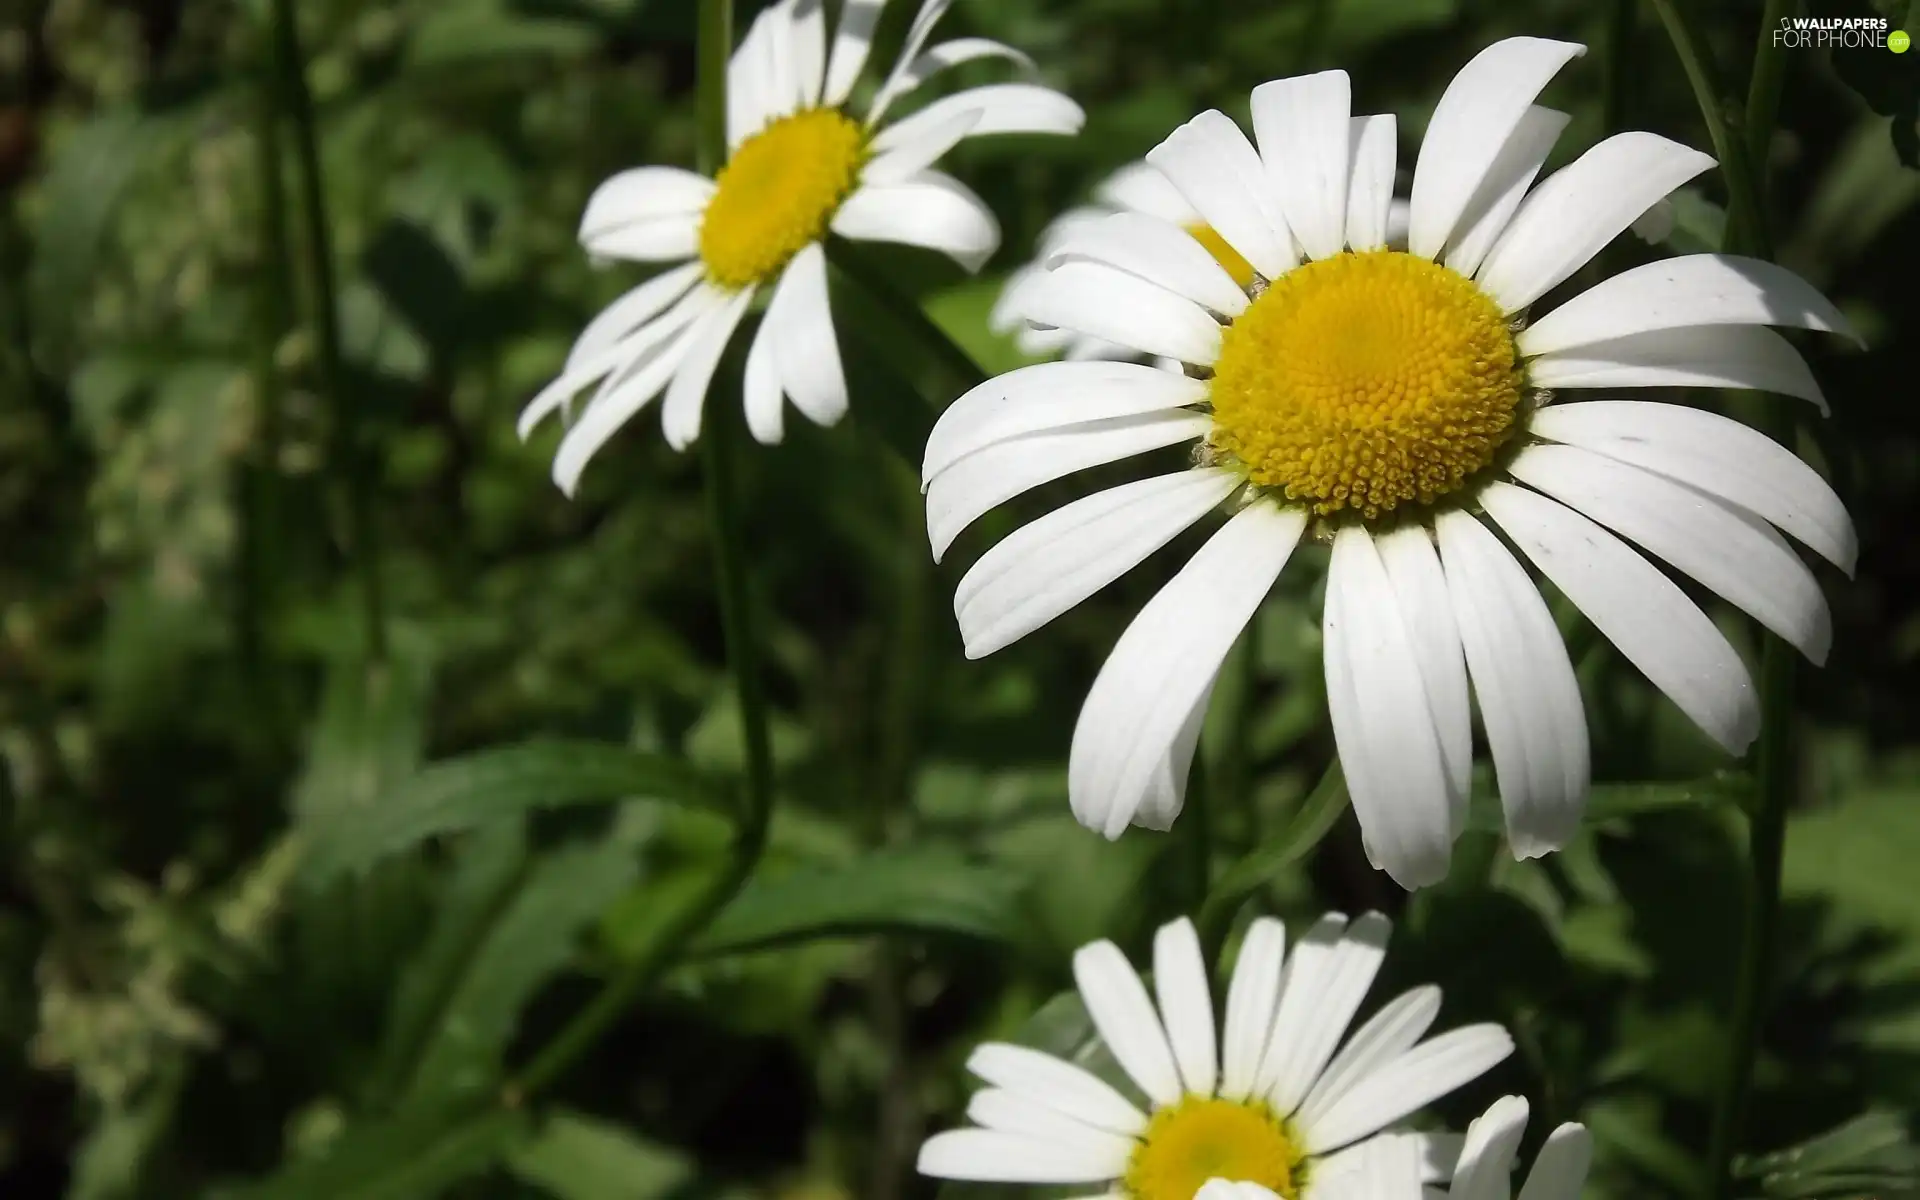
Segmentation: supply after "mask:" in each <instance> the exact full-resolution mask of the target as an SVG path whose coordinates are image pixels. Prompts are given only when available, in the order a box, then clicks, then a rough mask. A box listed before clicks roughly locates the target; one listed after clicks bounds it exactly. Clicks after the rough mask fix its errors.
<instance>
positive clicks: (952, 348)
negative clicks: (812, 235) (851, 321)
mask: <svg viewBox="0 0 1920 1200" xmlns="http://www.w3.org/2000/svg"><path fill="white" fill-rule="evenodd" d="M827 257H828V259H829V260H831V261H832V263H833V265H834V266H835V267H837V268H839V270H840V273H841V274H842V275H844V276H845V277H846V278H847V279H849V280H851V281H852V282H853V283H854V284H856V285H858V286H859V288H860V290H861V291H863V292H865V293H867V295H868V297H870V298H871V299H872V300H873V301H874V302H875V303H874V306H873V307H874V312H873V314H872V315H873V316H875V317H876V318H879V319H884V320H885V321H886V322H887V329H886V330H885V334H886V338H885V344H884V345H883V346H882V347H881V348H882V349H888V348H889V347H890V348H891V351H892V352H891V353H890V354H889V355H888V357H889V359H890V360H892V362H893V363H894V364H895V366H896V369H898V370H899V371H900V372H901V373H902V375H903V376H904V377H905V378H907V379H910V380H912V381H913V383H914V385H915V386H916V387H918V388H919V389H920V390H921V392H922V393H923V394H925V395H927V396H928V398H929V399H930V400H935V401H937V403H938V404H939V405H940V406H942V407H944V406H945V405H946V404H948V403H950V402H952V401H953V400H954V399H955V398H957V397H959V396H960V395H962V394H963V393H965V392H968V391H971V390H972V389H973V388H975V387H977V386H979V385H980V384H982V383H985V382H986V378H987V377H986V374H985V373H984V372H982V371H981V370H980V366H979V364H978V363H976V362H974V361H973V358H972V357H971V356H970V355H968V353H967V352H966V351H965V350H962V349H961V348H960V347H959V346H957V345H955V344H954V341H953V339H952V338H950V337H948V336H947V335H946V333H945V332H943V331H942V330H941V328H940V327H939V326H938V325H935V324H934V323H933V320H932V318H930V317H928V316H927V314H926V313H925V312H924V311H922V310H921V308H920V305H919V304H918V303H916V302H915V301H914V300H913V298H912V297H910V296H907V295H906V294H904V293H903V292H901V291H900V289H898V288H896V287H894V286H893V284H892V283H891V282H890V281H888V279H887V277H886V274H885V273H884V272H882V271H880V270H879V269H878V268H877V267H875V266H874V264H873V260H872V258H871V256H870V255H868V253H867V252H866V250H865V249H864V248H862V247H860V246H856V245H854V244H853V243H852V242H849V241H847V240H846V239H844V238H837V237H835V238H829V239H828V240H827Z"/></svg>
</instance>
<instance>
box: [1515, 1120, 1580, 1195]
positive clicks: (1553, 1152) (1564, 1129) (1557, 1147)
mask: <svg viewBox="0 0 1920 1200" xmlns="http://www.w3.org/2000/svg"><path fill="white" fill-rule="evenodd" d="M1592 1163H1593V1136H1592V1135H1591V1134H1589V1133H1588V1132H1587V1131H1586V1128H1585V1127H1584V1126H1581V1125H1576V1124H1573V1123H1572V1122H1568V1123H1567V1124H1565V1125H1562V1126H1560V1127H1559V1128H1558V1129H1555V1130H1554V1131H1553V1132H1552V1133H1550V1134H1548V1135H1547V1141H1546V1144H1545V1145H1543V1146H1541V1147H1540V1153H1538V1154H1536V1155H1534V1158H1533V1169H1532V1170H1530V1171H1528V1172H1527V1182H1526V1185H1525V1186H1524V1187H1522V1188H1521V1189H1520V1200H1579V1196H1580V1191H1581V1189H1582V1187H1583V1186H1584V1185H1585V1184H1586V1182H1587V1168H1588V1167H1589V1166H1590V1165H1591V1164H1592Z"/></svg>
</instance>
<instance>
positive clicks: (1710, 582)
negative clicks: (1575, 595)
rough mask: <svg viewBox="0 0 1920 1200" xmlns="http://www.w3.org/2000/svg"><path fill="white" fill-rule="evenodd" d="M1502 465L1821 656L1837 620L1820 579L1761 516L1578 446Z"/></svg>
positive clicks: (1535, 452)
mask: <svg viewBox="0 0 1920 1200" xmlns="http://www.w3.org/2000/svg"><path fill="white" fill-rule="evenodd" d="M1508 469H1509V470H1510V471H1511V473H1512V474H1513V476H1514V478H1516V479H1519V480H1521V481H1522V482H1523V483H1527V484H1529V485H1531V486H1533V487H1535V488H1538V489H1539V490H1540V491H1543V492H1545V493H1547V494H1548V495H1549V496H1552V497H1554V498H1555V499H1556V500H1559V501H1560V502H1561V503H1563V504H1566V505H1567V506H1569V507H1571V508H1574V509H1576V510H1578V511H1580V512H1582V513H1584V514H1586V515H1587V516H1589V517H1591V518H1593V519H1594V520H1596V521H1598V522H1600V524H1602V525H1605V526H1606V527H1607V528H1609V529H1612V530H1613V531H1614V532H1616V533H1618V534H1620V535H1621V536H1623V537H1625V538H1628V539H1629V540H1631V541H1634V542H1637V543H1639V544H1640V545H1641V546H1643V547H1645V548H1646V550H1647V551H1648V552H1649V553H1652V554H1654V555H1656V556H1657V557H1659V558H1662V559H1664V560H1666V561H1667V562H1668V563H1671V564H1672V565H1673V566H1674V567H1675V568H1676V569H1678V570H1680V571H1682V572H1685V573H1686V574H1688V575H1690V576H1692V577H1693V578H1694V579H1697V580H1699V581H1700V583H1702V584H1703V585H1705V586H1706V587H1707V588H1709V589H1711V590H1712V591H1713V592H1715V593H1716V594H1718V595H1719V596H1721V597H1722V598H1724V599H1725V600H1726V601H1727V602H1728V603H1730V604H1733V605H1734V606H1735V607H1737V608H1740V609H1741V610H1743V611H1745V612H1746V613H1747V614H1748V615H1749V616H1751V617H1753V619H1754V620H1756V621H1759V622H1760V623H1761V624H1762V625H1765V626H1766V627H1767V628H1768V629H1771V630H1773V631H1774V632H1775V633H1777V634H1779V635H1780V636H1781V637H1782V638H1785V639H1786V640H1787V641H1788V642H1790V643H1791V644H1793V645H1794V646H1795V647H1797V648H1798V649H1799V650H1800V652H1801V653H1802V654H1805V655H1806V656H1807V657H1808V658H1810V659H1812V660H1813V661H1814V662H1816V663H1817V662H1823V661H1825V659H1826V656H1827V649H1828V647H1829V646H1830V645H1831V643H1832V640H1833V626H1832V618H1831V617H1830V616H1829V614H1828V612H1827V601H1826V597H1825V596H1823V595H1821V593H1820V584H1819V582H1818V581H1817V580H1815V579H1814V577H1813V573H1812V572H1811V571H1809V570H1807V567H1806V564H1805V563H1803V562H1801V561H1800V558H1799V556H1798V555H1796V554H1795V553H1794V552H1793V549H1792V547H1790V546H1788V545H1787V544H1786V543H1785V542H1783V541H1781V540H1780V538H1779V537H1778V536H1776V535H1774V534H1773V532H1772V530H1771V529H1770V528H1769V527H1768V526H1767V525H1765V524H1764V523H1762V522H1761V521H1760V520H1759V519H1758V518H1756V517H1752V516H1750V515H1745V514H1742V513H1740V512H1738V511H1737V510H1734V509H1729V508H1726V507H1724V506H1723V505H1722V504H1721V503H1720V502H1719V501H1717V500H1714V499H1713V498H1712V497H1710V496H1707V495H1705V494H1704V493H1701V492H1698V491H1695V490H1693V489H1691V488H1688V487H1686V486H1684V485H1682V484H1678V483H1675V482H1674V481H1672V480H1671V479H1668V478H1666V477H1665V476H1663V475H1655V474H1653V473H1651V472H1649V471H1643V470H1641V469H1640V468H1638V467H1634V466H1629V465H1628V464H1626V463H1623V462H1621V461H1619V460H1618V459H1614V458H1608V457H1606V456H1604V455H1600V454H1595V453H1594V452H1592V451H1590V450H1583V449H1580V448H1579V447H1577V446H1555V445H1541V446H1530V447H1528V448H1527V449H1526V450H1523V451H1521V452H1520V454H1519V455H1517V456H1516V457H1515V458H1514V460H1513V463H1512V464H1511V466H1510V467H1509V468H1508Z"/></svg>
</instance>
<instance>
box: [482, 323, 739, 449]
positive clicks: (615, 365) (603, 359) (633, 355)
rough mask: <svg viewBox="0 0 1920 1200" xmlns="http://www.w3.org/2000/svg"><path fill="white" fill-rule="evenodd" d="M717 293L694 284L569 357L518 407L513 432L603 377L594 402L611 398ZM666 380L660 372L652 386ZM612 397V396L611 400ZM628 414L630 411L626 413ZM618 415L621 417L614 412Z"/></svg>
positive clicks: (524, 431)
mask: <svg viewBox="0 0 1920 1200" xmlns="http://www.w3.org/2000/svg"><path fill="white" fill-rule="evenodd" d="M721 299H722V293H720V292H718V291H716V290H715V289H713V288H710V287H696V288H694V289H693V290H692V291H690V292H688V293H687V294H686V295H685V296H683V297H682V298H681V299H680V300H678V301H676V302H675V303H674V304H673V306H672V307H670V308H668V309H667V311H666V312H664V313H662V314H660V315H659V316H657V317H655V318H654V319H653V320H651V321H649V322H647V323H646V324H645V325H643V326H641V327H640V328H639V329H636V330H633V331H632V332H630V333H627V334H625V335H624V336H622V337H621V338H620V340H619V341H618V342H616V343H615V344H613V345H610V346H607V347H605V348H604V349H601V350H599V351H598V352H596V353H594V354H592V355H590V356H587V357H585V358H583V359H582V360H581V361H579V362H570V363H569V364H568V366H567V367H566V369H565V370H563V371H561V373H560V376H559V377H558V378H557V379H555V380H554V381H553V382H552V383H549V384H548V385H547V386H546V387H544V388H541V389H540V391H539V393H538V394H537V395H535V396H534V398H533V399H532V400H530V401H528V402H527V406H526V408H525V409H523V410H522V411H521V413H520V422H519V426H518V432H519V435H520V438H521V440H522V441H524V440H526V438H527V435H528V434H530V433H532V432H533V428H534V426H536V425H538V424H539V423H540V422H541V421H543V420H545V419H546V418H547V417H548V415H550V414H551V413H553V412H555V411H558V410H562V409H564V408H566V406H567V404H568V402H570V401H571V400H572V399H573V398H574V396H575V395H576V394H578V393H579V391H580V389H582V388H584V387H586V386H587V385H589V384H591V383H593V382H594V381H595V380H597V379H602V378H604V382H603V383H602V384H601V385H600V389H599V391H598V392H597V393H596V394H595V396H594V398H593V403H594V404H599V403H600V402H602V401H603V400H608V399H614V398H615V397H613V393H615V392H621V393H623V394H624V393H625V392H626V391H628V390H630V389H628V387H627V384H628V381H629V379H630V378H631V377H633V376H635V375H637V374H639V373H641V372H643V371H644V370H646V369H647V368H648V367H649V366H651V365H652V364H653V363H654V361H655V357H654V355H653V354H652V353H651V352H652V351H653V350H655V349H656V348H658V347H659V346H661V345H663V344H665V343H667V342H668V341H670V340H672V339H674V338H675V337H677V336H678V335H679V333H680V332H681V331H682V330H683V329H685V328H686V327H687V326H688V325H691V324H692V323H693V322H694V321H696V320H697V319H699V318H700V317H701V316H702V315H704V314H706V313H708V312H710V311H712V310H713V309H715V308H717V307H719V305H720V302H721ZM664 386H666V384H665V381H664V378H663V379H662V381H661V383H660V384H659V385H658V386H656V387H655V389H654V393H657V392H658V391H659V388H660V387H664ZM654 393H650V394H648V395H647V396H645V397H644V398H643V399H642V400H640V401H639V403H642V404H644V403H645V402H646V401H647V400H651V399H652V398H653V394H654ZM616 402H617V400H616ZM627 415H628V416H631V415H632V413H631V412H630V413H628V414H627ZM620 419H621V420H622V421H624V420H625V419H626V417H622V418H620Z"/></svg>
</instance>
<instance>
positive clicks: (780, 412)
mask: <svg viewBox="0 0 1920 1200" xmlns="http://www.w3.org/2000/svg"><path fill="white" fill-rule="evenodd" d="M777 354H778V351H776V350H775V349H774V338H773V329H772V326H771V324H770V323H769V322H767V321H765V320H762V321H761V322H760V328H759V329H757V330H755V331H754V335H753V345H752V346H751V347H750V348H749V349H748V350H747V369H746V376H745V378H744V379H743V380H742V381H741V389H740V390H741V401H742V404H743V405H744V407H745V410H746V415H747V429H748V430H749V431H750V432H751V433H752V434H753V440H754V441H756V442H759V443H760V444H761V445H763V446H776V445H778V444H779V443H780V439H781V438H782V437H784V436H786V411H785V406H784V405H783V404H782V403H781V395H780V367H779V364H778V363H777V362H776V361H775V359H776V355H777Z"/></svg>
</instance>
